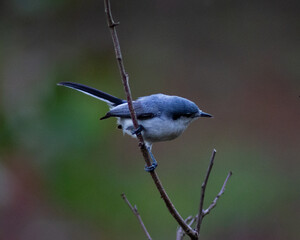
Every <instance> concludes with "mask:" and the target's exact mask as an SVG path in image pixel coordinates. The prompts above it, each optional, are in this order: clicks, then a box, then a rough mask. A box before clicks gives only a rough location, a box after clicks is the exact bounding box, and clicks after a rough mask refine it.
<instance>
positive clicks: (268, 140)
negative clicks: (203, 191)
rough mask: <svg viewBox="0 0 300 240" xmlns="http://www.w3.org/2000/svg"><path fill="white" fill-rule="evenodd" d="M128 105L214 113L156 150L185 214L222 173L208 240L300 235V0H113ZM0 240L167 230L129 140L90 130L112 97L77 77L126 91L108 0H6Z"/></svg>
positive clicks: (1, 7)
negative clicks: (171, 102)
mask: <svg viewBox="0 0 300 240" xmlns="http://www.w3.org/2000/svg"><path fill="white" fill-rule="evenodd" d="M112 8H113V9H112V10H113V14H114V17H115V20H117V21H120V22H121V25H120V26H119V27H118V33H119V38H120V42H121V47H122V50H123V55H124V61H125V67H126V70H127V72H128V73H129V75H130V85H131V89H132V94H133V97H134V98H136V97H139V96H143V95H148V94H152V93H158V92H162V93H166V94H174V95H180V96H183V97H186V98H189V99H191V100H192V101H194V102H195V103H196V104H197V105H198V106H200V108H201V109H202V110H203V111H206V112H208V113H210V114H212V115H214V118H213V119H200V120H198V121H196V122H194V123H193V124H192V125H191V126H190V127H189V129H188V130H187V131H186V132H185V133H184V134H183V136H181V137H180V138H178V139H176V140H174V141H172V142H165V143H158V144H155V145H154V147H153V152H154V154H155V156H156V158H157V159H158V161H159V167H158V170H157V171H158V174H159V175H160V177H161V180H162V182H163V184H164V186H165V188H166V190H167V192H168V194H169V195H170V197H171V199H172V200H173V202H174V204H175V206H176V207H177V209H178V210H179V212H180V213H181V214H182V216H183V217H187V216H189V215H193V214H195V213H196V212H197V208H198V202H199V198H200V187H201V183H202V180H203V178H204V174H205V171H206V168H207V165H208V162H209V158H210V155H211V152H212V150H213V148H216V149H217V151H218V152H217V157H216V163H215V166H214V169H213V172H212V174H211V178H210V180H209V184H208V189H207V196H206V197H207V198H206V206H207V205H208V204H209V203H210V202H211V200H213V198H214V197H215V195H216V194H217V193H218V191H219V190H220V188H221V185H222V183H223V181H224V179H225V177H226V175H227V173H228V171H229V170H232V171H233V173H234V175H233V176H232V178H231V180H230V182H229V184H228V186H227V189H226V192H225V194H224V196H222V198H221V199H220V201H219V202H218V205H217V207H216V208H215V209H214V210H213V212H212V213H211V214H210V215H208V216H207V217H206V218H205V220H204V223H203V226H202V234H203V235H202V236H203V239H218V238H222V239H272V240H274V239H275V240H276V239H299V220H300V218H299V199H300V196H299V195H300V194H299V149H300V141H299V140H300V137H299V135H300V128H299V123H300V98H299V95H300V81H299V77H300V68H299V59H300V54H299V46H300V45H299V36H300V34H299V29H300V28H299V27H300V26H299V25H300V24H299V23H300V21H299V20H300V19H299V18H300V17H299V9H300V8H299V1H288V0H287V1H258V0H257V1H245V0H238V1H237V0H236V1H233V0H228V1H220V0H219V1H218V0H215V1H213V0H200V1H199V0H190V1H179V0H172V1H171V0H163V1H162V0H160V1H158V0H156V1H153V0H152V1H150V0H147V1H137V0H131V1H113V3H112ZM0 14H1V18H0V31H1V38H0V52H1V54H0V71H1V72H0V76H1V78H0V91H1V95H0V99H1V100H0V239H5V240H6V239H13V240H19V239H20V240H27V239H28V240H29V239H30V240H32V239H49V240H50V239H51V240H52V239H56V240H61V239H62V240H63V239H144V235H143V232H142V231H141V229H140V226H139V225H138V223H137V221H136V219H135V218H134V216H133V214H132V213H131V212H130V210H129V209H128V207H127V206H126V205H125V203H124V202H123V201H122V199H121V197H120V194H121V193H122V192H125V193H126V194H127V197H128V198H129V200H130V201H131V202H132V203H133V204H137V206H138V209H139V211H140V213H141V215H142V217H143V219H144V222H145V224H146V226H147V227H148V230H149V232H150V233H151V235H152V237H153V238H154V239H175V233H176V227H177V224H176V222H175V221H174V219H173V218H172V217H171V216H170V214H169V213H168V211H167V209H166V208H165V205H164V203H163V201H162V200H161V199H160V197H159V194H158V192H157V190H156V189H155V187H154V185H153V183H152V179H151V178H150V177H149V176H148V175H147V174H146V173H145V172H144V171H143V167H144V162H143V159H142V157H141V154H140V152H139V150H138V148H137V142H136V140H134V139H131V138H130V137H128V136H124V137H123V136H122V133H121V132H120V131H117V130H115V120H113V119H110V120H106V121H99V120H98V119H99V118H100V117H101V116H103V115H104V114H105V113H106V111H107V106H106V104H104V103H102V102H99V101H97V100H96V99H92V98H90V97H88V96H86V95H83V94H81V93H78V92H75V91H72V90H69V89H66V88H62V87H58V86H56V83H58V82H60V81H73V82H79V83H83V84H86V85H90V86H93V87H96V88H99V89H101V90H103V91H106V92H109V93H111V94H113V95H116V96H119V97H124V92H123V87H122V85H121V81H120V77H119V72H118V69H117V65H116V61H115V59H114V52H113V47H112V42H111V37H110V33H109V31H108V28H107V26H106V19H105V16H104V7H103V2H102V1H96V0H88V1H79V0H77V1H70V0H56V1H53V0H43V1H34V0H11V1H1V3H0Z"/></svg>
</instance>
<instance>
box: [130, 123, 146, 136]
mask: <svg viewBox="0 0 300 240" xmlns="http://www.w3.org/2000/svg"><path fill="white" fill-rule="evenodd" d="M143 130H145V128H144V127H143V125H139V127H138V128H137V129H134V130H132V131H131V134H132V135H138V134H140V133H141V132H142V131H143Z"/></svg>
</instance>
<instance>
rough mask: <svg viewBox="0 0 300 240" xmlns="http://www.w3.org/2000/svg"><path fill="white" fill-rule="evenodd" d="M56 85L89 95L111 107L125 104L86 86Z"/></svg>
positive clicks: (74, 84)
mask: <svg viewBox="0 0 300 240" xmlns="http://www.w3.org/2000/svg"><path fill="white" fill-rule="evenodd" d="M57 85H59V86H65V87H69V88H72V89H75V90H77V91H80V92H83V93H85V94H87V95H90V96H92V97H94V98H98V99H100V100H101V101H104V102H106V103H108V104H109V105H112V106H117V105H120V104H122V103H125V102H126V101H124V100H122V99H120V98H117V97H114V96H112V95H110V94H108V93H105V92H102V91H100V90H98V89H95V88H91V87H88V86H85V85H83V84H79V83H72V82H61V83H58V84H57Z"/></svg>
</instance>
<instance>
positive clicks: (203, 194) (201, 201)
mask: <svg viewBox="0 0 300 240" xmlns="http://www.w3.org/2000/svg"><path fill="white" fill-rule="evenodd" d="M216 152H217V151H216V149H214V150H213V152H212V155H211V158H210V164H209V166H208V169H207V172H206V176H205V179H204V182H203V183H202V186H201V198H200V206H199V212H198V218H197V224H196V231H197V233H198V234H199V232H200V226H201V223H202V219H203V214H202V212H203V204H204V196H205V189H206V185H207V182H208V178H209V175H210V172H211V169H212V167H213V165H214V160H215V156H216Z"/></svg>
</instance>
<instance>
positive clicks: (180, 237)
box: [176, 216, 197, 240]
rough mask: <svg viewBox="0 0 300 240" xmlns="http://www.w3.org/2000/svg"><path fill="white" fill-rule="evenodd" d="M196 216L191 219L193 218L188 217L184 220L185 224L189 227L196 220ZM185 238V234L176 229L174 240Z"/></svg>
mask: <svg viewBox="0 0 300 240" xmlns="http://www.w3.org/2000/svg"><path fill="white" fill-rule="evenodd" d="M196 218H197V216H196V217H193V216H188V217H187V218H186V219H185V222H186V223H188V222H189V223H188V225H189V226H190V227H191V226H192V225H193V223H194V221H195V220H196ZM184 236H185V232H184V231H183V230H182V228H181V227H178V229H177V233H176V240H182V239H183V237H184Z"/></svg>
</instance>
